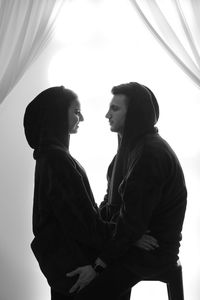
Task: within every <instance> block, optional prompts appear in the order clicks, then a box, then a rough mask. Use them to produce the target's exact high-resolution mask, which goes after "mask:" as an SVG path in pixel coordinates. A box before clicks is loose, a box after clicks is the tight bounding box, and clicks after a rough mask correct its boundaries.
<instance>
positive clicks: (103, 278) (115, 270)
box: [74, 264, 140, 300]
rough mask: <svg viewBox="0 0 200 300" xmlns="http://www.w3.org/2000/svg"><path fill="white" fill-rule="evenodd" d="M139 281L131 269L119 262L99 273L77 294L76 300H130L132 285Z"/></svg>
mask: <svg viewBox="0 0 200 300" xmlns="http://www.w3.org/2000/svg"><path fill="white" fill-rule="evenodd" d="M139 281H140V279H139V278H138V277H137V276H136V275H134V274H133V273H132V272H131V271H130V270H129V269H127V268H126V267H124V266H122V265H120V264H118V265H115V266H113V267H109V268H107V269H106V270H105V271H104V272H103V273H101V274H100V275H98V276H97V277H96V278H95V279H94V280H93V281H92V282H91V283H90V284H89V285H88V286H86V287H85V288H84V289H83V290H81V291H80V292H79V293H77V294H75V297H74V300H130V297H131V287H132V286H134V285H135V284H137V283H138V282H139Z"/></svg>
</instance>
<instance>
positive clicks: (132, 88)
mask: <svg viewBox="0 0 200 300" xmlns="http://www.w3.org/2000/svg"><path fill="white" fill-rule="evenodd" d="M139 90H140V91H141V92H142V90H143V93H148V94H149V99H150V101H151V103H152V106H153V109H154V112H155V117H156V120H155V121H156V122H157V121H158V118H159V106H158V102H157V99H156V97H155V95H154V93H153V92H152V91H151V90H150V89H149V88H148V87H146V86H145V85H142V84H139V83H137V82H129V83H123V84H119V85H116V86H113V88H112V90H111V92H112V94H113V95H125V96H126V97H127V98H128V100H134V99H135V98H136V96H137V94H138V91H139Z"/></svg>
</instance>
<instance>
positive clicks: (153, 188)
mask: <svg viewBox="0 0 200 300" xmlns="http://www.w3.org/2000/svg"><path fill="white" fill-rule="evenodd" d="M159 169H160V167H159V163H158V162H157V161H156V159H154V157H153V156H151V155H149V156H142V157H141V158H140V160H139V161H138V163H137V165H136V166H134V168H132V169H131V170H130V171H129V175H128V177H127V179H126V180H124V182H123V184H122V186H121V193H122V205H121V209H120V213H119V218H118V220H117V223H116V227H115V231H114V234H113V236H112V239H111V240H110V242H109V243H108V244H107V245H106V246H105V248H104V250H103V251H102V253H101V254H100V256H99V257H100V258H101V259H102V260H103V261H105V262H106V263H109V262H112V261H113V260H115V259H117V258H119V257H120V256H123V254H125V253H126V252H127V250H128V249H129V247H130V245H133V243H134V242H136V241H137V240H138V239H139V238H140V237H141V236H142V235H143V234H144V233H145V232H146V230H147V229H148V226H149V221H150V219H151V216H152V213H153V211H154V209H155V207H156V205H157V204H158V203H159V201H160V197H161V190H162V182H161V177H160V171H159Z"/></svg>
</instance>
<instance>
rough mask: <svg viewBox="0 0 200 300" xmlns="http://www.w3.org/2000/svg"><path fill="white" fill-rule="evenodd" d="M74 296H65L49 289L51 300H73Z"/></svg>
mask: <svg viewBox="0 0 200 300" xmlns="http://www.w3.org/2000/svg"><path fill="white" fill-rule="evenodd" d="M73 299H74V296H66V295H63V294H60V293H58V292H56V291H54V290H52V289H51V300H73Z"/></svg>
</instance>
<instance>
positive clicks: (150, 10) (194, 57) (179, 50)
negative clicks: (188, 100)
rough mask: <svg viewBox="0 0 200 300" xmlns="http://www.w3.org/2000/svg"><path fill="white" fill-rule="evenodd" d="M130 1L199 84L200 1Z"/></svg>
mask: <svg viewBox="0 0 200 300" xmlns="http://www.w3.org/2000/svg"><path fill="white" fill-rule="evenodd" d="M130 1H131V3H132V4H133V6H134V7H135V9H136V11H137V12H138V13H139V15H140V16H141V18H142V20H143V22H144V23H145V24H146V26H147V27H148V28H149V29H150V31H151V32H152V33H153V35H154V36H155V37H156V38H157V39H158V41H159V42H160V43H161V45H162V46H163V47H164V49H165V50H166V51H167V52H168V53H169V54H170V55H171V56H172V57H173V59H174V60H175V61H176V63H177V64H178V65H179V66H180V67H181V68H182V70H183V71H184V72H185V73H186V74H187V75H188V76H189V77H190V78H191V79H192V80H193V81H194V82H195V83H196V84H197V85H198V86H199V87H200V33H199V30H200V18H199V16H200V1H196V0H182V1H179V0H171V1H157V2H156V1H155V0H151V1H149V0H142V1H141V0H140V1H138V0H130Z"/></svg>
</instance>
